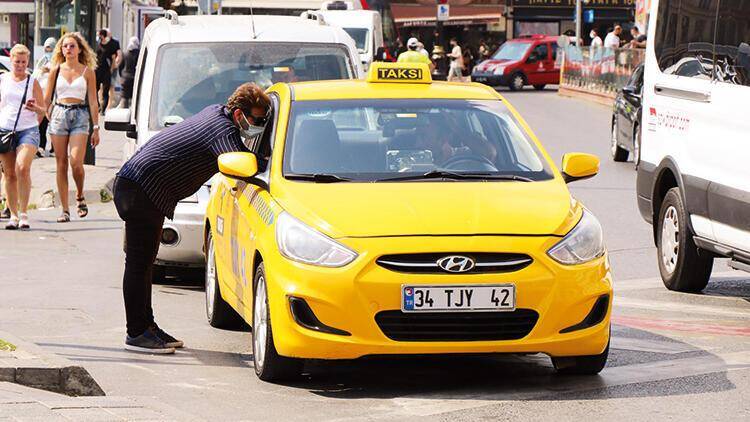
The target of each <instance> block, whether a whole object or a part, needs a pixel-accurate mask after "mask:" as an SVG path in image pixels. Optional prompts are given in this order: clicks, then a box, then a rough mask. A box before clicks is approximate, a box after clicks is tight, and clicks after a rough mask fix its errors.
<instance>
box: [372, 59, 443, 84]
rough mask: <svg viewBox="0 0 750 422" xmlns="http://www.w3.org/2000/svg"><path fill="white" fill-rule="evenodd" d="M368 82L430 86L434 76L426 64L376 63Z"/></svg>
mask: <svg viewBox="0 0 750 422" xmlns="http://www.w3.org/2000/svg"><path fill="white" fill-rule="evenodd" d="M367 82H386V83H409V84H429V83H432V75H431V74H430V68H429V67H428V66H427V64H426V63H386V62H374V63H373V64H372V65H370V71H369V72H368V73H367Z"/></svg>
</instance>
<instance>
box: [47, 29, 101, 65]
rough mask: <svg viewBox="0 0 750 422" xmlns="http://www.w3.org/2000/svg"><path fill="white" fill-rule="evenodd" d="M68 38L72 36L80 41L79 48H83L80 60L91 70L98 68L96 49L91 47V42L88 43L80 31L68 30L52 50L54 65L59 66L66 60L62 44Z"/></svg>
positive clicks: (79, 55)
mask: <svg viewBox="0 0 750 422" xmlns="http://www.w3.org/2000/svg"><path fill="white" fill-rule="evenodd" d="M68 38H72V39H74V40H76V43H78V49H79V50H81V52H80V53H78V61H79V62H80V63H81V64H83V65H85V66H87V67H88V68H90V69H91V70H96V53H94V50H92V49H91V46H89V43H87V42H86V40H85V39H84V38H83V37H82V36H81V34H79V33H78V32H68V33H67V34H65V35H63V36H62V37H60V41H58V42H57V44H56V45H55V50H54V51H53V52H52V64H53V65H54V66H59V65H60V64H62V63H63V62H65V56H63V53H62V45H63V42H65V40H66V39H68Z"/></svg>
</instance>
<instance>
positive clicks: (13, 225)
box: [5, 216, 18, 230]
mask: <svg viewBox="0 0 750 422" xmlns="http://www.w3.org/2000/svg"><path fill="white" fill-rule="evenodd" d="M5 230H18V217H15V216H14V217H11V218H10V220H9V221H8V224H6V225H5Z"/></svg>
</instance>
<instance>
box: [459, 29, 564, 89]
mask: <svg viewBox="0 0 750 422" xmlns="http://www.w3.org/2000/svg"><path fill="white" fill-rule="evenodd" d="M471 80H472V82H481V83H483V84H487V85H490V86H507V87H509V88H510V89H511V90H513V91H517V90H519V89H523V87H524V86H526V85H533V86H534V88H536V89H539V90H541V89H544V86H545V85H547V84H559V83H560V66H559V64H558V63H557V37H552V36H548V35H527V36H523V37H520V38H516V39H513V40H508V41H507V42H505V44H503V45H502V46H500V48H499V49H498V50H497V51H496V52H495V54H493V55H492V57H491V58H489V59H487V60H485V61H483V62H482V63H479V64H478V65H477V66H475V67H474V70H473V71H472V73H471Z"/></svg>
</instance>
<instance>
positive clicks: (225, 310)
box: [206, 232, 243, 328]
mask: <svg viewBox="0 0 750 422" xmlns="http://www.w3.org/2000/svg"><path fill="white" fill-rule="evenodd" d="M206 251H207V252H206V318H208V323H209V324H210V325H211V326H212V327H215V328H236V327H239V326H241V325H242V322H243V321H242V318H240V316H239V315H238V314H237V312H235V311H234V309H232V307H231V306H229V304H228V303H227V302H226V301H224V298H222V297H221V291H219V274H218V273H217V272H216V248H215V247H214V238H213V236H212V235H211V233H210V232H209V234H208V238H207V239H206Z"/></svg>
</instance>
